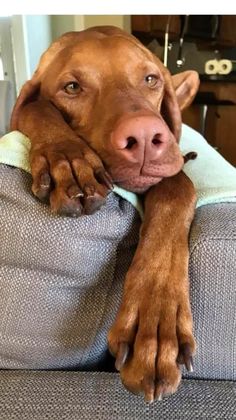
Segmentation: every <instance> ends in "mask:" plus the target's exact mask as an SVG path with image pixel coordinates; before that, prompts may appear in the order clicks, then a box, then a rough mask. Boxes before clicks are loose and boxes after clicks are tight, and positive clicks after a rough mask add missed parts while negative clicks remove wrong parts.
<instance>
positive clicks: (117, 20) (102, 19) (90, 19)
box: [84, 15, 130, 32]
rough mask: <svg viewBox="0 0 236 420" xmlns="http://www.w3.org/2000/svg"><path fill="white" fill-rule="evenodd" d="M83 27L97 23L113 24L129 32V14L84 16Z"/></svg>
mask: <svg viewBox="0 0 236 420" xmlns="http://www.w3.org/2000/svg"><path fill="white" fill-rule="evenodd" d="M84 24H85V28H89V27H90V26H97V25H114V26H118V27H119V28H121V29H125V30H126V31H128V32H130V16H123V15H88V16H84Z"/></svg>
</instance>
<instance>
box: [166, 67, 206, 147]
mask: <svg viewBox="0 0 236 420" xmlns="http://www.w3.org/2000/svg"><path fill="white" fill-rule="evenodd" d="M163 75H164V80H165V88H164V97H163V101H162V106H161V114H162V115H163V118H164V119H165V121H166V122H167V124H168V126H169V128H170V130H171V132H172V133H173V134H174V136H175V138H176V140H177V141H179V139H180V134H181V122H182V117H181V111H182V110H183V109H185V108H186V107H187V106H189V105H190V104H191V102H192V101H193V99H194V96H195V95H196V93H197V90H198V87H199V76H198V73H197V72H195V71H185V72H183V73H179V74H176V75H174V76H171V75H170V73H169V71H168V70H167V69H166V68H165V67H164V66H163Z"/></svg>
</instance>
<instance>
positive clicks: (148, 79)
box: [145, 74, 158, 89]
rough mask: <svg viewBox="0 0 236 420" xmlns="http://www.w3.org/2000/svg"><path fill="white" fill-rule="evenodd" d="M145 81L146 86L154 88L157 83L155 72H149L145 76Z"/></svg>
mask: <svg viewBox="0 0 236 420" xmlns="http://www.w3.org/2000/svg"><path fill="white" fill-rule="evenodd" d="M145 82H146V83H147V85H148V87H150V88H152V89H153V88H155V87H157V85H158V77H157V76H155V74H149V75H148V76H146V77H145Z"/></svg>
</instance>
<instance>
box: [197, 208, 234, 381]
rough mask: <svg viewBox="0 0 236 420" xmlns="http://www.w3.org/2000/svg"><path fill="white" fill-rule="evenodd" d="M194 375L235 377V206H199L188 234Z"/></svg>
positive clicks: (214, 377) (210, 377) (211, 377)
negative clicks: (194, 347)
mask: <svg viewBox="0 0 236 420" xmlns="http://www.w3.org/2000/svg"><path fill="white" fill-rule="evenodd" d="M190 252H191V257H190V295H191V303H192V310H193V318H194V327H195V335H196V339H197V344H198V349H197V354H196V357H195V364H194V367H195V368H194V374H193V375H192V376H193V377H198V378H208V379H232V380H235V379H236V305H235V303H236V205H235V204H217V205H209V206H203V207H201V208H199V209H198V210H197V212H196V216H195V220H194V222H193V225H192V229H191V235H190Z"/></svg>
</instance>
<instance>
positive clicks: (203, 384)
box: [0, 371, 236, 420]
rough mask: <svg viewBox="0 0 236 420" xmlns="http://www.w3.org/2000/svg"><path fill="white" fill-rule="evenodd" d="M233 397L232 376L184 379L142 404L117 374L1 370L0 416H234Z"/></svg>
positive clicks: (140, 419) (224, 419)
mask: <svg viewBox="0 0 236 420" xmlns="http://www.w3.org/2000/svg"><path fill="white" fill-rule="evenodd" d="M235 397H236V384H235V383H233V382H223V381H222V382H221V381H215V382H213V381H200V380H185V381H183V383H182V385H181V386H180V389H179V391H178V392H177V393H176V394H175V395H172V396H171V397H169V398H166V399H164V400H163V401H155V402H154V403H153V404H147V403H145V402H144V399H143V397H142V396H135V395H132V394H130V393H129V392H128V391H127V390H126V389H125V388H124V387H123V386H122V384H121V382H120V379H119V376H118V375H117V374H111V373H102V372H100V373H97V372H34V371H31V372H29V371H28V372H25V371H18V372H16V371H12V372H10V371H8V372H6V371H5V372H1V373H0V412H1V420H9V419H12V420H13V419H21V420H46V419H50V420H58V419H61V420H79V419H86V420H96V419H97V420H98V419H99V420H103V419H104V420H108V419H109V420H134V419H135V420H145V419H147V420H152V419H153V420H154V419H168V420H184V419H185V420H192V419H193V420H203V419H208V420H217V419H219V420H233V419H235V413H236V398H235Z"/></svg>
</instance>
